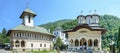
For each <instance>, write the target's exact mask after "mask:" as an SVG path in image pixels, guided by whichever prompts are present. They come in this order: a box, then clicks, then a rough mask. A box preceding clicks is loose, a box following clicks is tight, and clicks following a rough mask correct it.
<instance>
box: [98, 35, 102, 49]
mask: <svg viewBox="0 0 120 53" xmlns="http://www.w3.org/2000/svg"><path fill="white" fill-rule="evenodd" d="M98 46H99V48H100V50H101V36H100V39H99V40H98Z"/></svg>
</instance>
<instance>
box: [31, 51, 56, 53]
mask: <svg viewBox="0 0 120 53" xmlns="http://www.w3.org/2000/svg"><path fill="white" fill-rule="evenodd" d="M49 52H53V53H56V51H33V53H49Z"/></svg>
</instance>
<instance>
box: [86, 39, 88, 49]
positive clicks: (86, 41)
mask: <svg viewBox="0 0 120 53" xmlns="http://www.w3.org/2000/svg"><path fill="white" fill-rule="evenodd" d="M86 49H88V40H87V39H86Z"/></svg>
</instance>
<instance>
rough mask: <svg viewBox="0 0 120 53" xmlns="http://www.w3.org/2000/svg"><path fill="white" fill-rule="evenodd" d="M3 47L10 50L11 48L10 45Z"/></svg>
mask: <svg viewBox="0 0 120 53" xmlns="http://www.w3.org/2000/svg"><path fill="white" fill-rule="evenodd" d="M4 49H5V50H11V49H12V46H5V47H4Z"/></svg>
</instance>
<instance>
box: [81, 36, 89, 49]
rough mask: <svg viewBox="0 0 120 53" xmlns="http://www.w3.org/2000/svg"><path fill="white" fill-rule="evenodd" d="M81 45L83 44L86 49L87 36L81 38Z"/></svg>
mask: <svg viewBox="0 0 120 53" xmlns="http://www.w3.org/2000/svg"><path fill="white" fill-rule="evenodd" d="M80 46H82V47H83V48H84V49H86V46H87V43H86V39H85V38H82V39H81V40H80Z"/></svg>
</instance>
